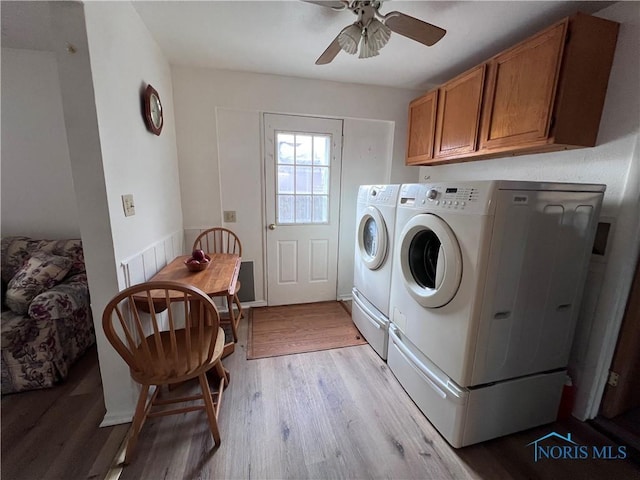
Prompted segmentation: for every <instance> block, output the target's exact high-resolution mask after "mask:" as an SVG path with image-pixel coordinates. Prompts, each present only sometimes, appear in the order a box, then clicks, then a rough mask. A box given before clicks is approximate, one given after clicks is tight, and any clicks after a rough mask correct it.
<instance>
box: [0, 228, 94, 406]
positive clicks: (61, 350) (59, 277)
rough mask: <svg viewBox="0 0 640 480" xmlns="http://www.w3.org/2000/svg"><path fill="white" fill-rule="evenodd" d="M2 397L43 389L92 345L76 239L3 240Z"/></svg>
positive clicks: (0, 246)
mask: <svg viewBox="0 0 640 480" xmlns="http://www.w3.org/2000/svg"><path fill="white" fill-rule="evenodd" d="M0 253H1V255H2V263H1V277H2V329H1V332H0V334H1V337H2V394H3V395H4V394H7V393H13V392H20V391H24V390H34V389H37V388H46V387H50V386H52V385H54V384H55V383H56V382H59V381H61V380H63V379H64V378H66V377H67V373H68V371H69V367H70V366H71V364H72V363H73V362H75V360H76V359H78V358H79V357H80V356H81V355H82V354H83V353H84V352H85V351H86V350H87V349H88V348H89V347H90V346H91V345H93V344H94V343H95V333H94V329H93V319H92V316H91V307H90V301H89V288H88V285H87V275H86V273H85V267H84V256H83V252H82V242H81V241H80V240H77V239H76V240H35V239H31V238H28V237H5V238H2V241H1V244H0Z"/></svg>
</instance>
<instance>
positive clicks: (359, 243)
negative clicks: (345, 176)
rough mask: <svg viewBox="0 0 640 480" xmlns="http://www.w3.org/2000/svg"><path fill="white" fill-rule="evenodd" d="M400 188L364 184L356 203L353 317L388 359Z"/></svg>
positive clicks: (370, 340)
mask: <svg viewBox="0 0 640 480" xmlns="http://www.w3.org/2000/svg"><path fill="white" fill-rule="evenodd" d="M399 191H400V185H361V186H360V188H359V189H358V203H357V207H356V247H355V261H354V272H353V285H354V286H353V291H352V293H353V303H352V308H351V311H352V319H353V322H354V323H355V324H356V326H357V327H358V329H359V330H360V333H362V335H363V336H364V338H366V339H367V341H368V342H369V345H371V347H372V348H373V349H374V350H375V351H376V352H377V353H378V355H380V356H381V357H382V358H383V359H385V360H386V358H387V345H388V338H389V337H388V328H389V294H390V290H391V265H392V261H393V242H394V237H395V230H394V227H395V221H396V204H397V200H398V192H399Z"/></svg>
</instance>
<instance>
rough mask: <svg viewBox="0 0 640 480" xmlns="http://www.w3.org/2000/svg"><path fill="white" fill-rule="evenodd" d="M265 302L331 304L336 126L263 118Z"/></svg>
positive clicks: (338, 144)
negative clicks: (328, 301) (265, 239)
mask: <svg viewBox="0 0 640 480" xmlns="http://www.w3.org/2000/svg"><path fill="white" fill-rule="evenodd" d="M264 142H265V149H264V151H265V194H266V199H265V209H266V225H265V228H266V238H267V241H266V243H267V302H268V304H269V305H287V304H294V303H309V302H320V301H327V300H335V299H336V283H337V275H338V227H339V215H340V168H341V160H342V157H341V153H342V120H335V119H327V118H314V117H298V116H293V115H276V114H264Z"/></svg>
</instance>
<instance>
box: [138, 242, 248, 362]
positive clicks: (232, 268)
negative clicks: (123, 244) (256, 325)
mask: <svg viewBox="0 0 640 480" xmlns="http://www.w3.org/2000/svg"><path fill="white" fill-rule="evenodd" d="M208 255H209V257H211V261H210V262H209V265H207V268H205V269H204V270H201V271H196V272H193V271H190V270H189V269H187V266H186V265H185V263H184V262H185V260H187V259H188V258H190V255H181V256H179V257H176V258H175V259H174V260H173V261H172V262H171V263H169V264H168V265H167V266H165V267H164V268H163V269H162V270H160V271H159V272H158V273H156V274H155V275H154V276H153V277H151V278H150V279H149V281H152V282H155V281H162V282H178V283H182V284H185V285H190V286H193V287H196V288H199V289H200V290H202V291H203V292H204V293H206V294H207V295H209V296H210V297H226V299H227V307H228V309H229V322H230V323H231V329H232V330H233V336H232V338H231V341H229V342H227V341H226V340H225V346H224V352H223V354H222V356H223V357H226V356H227V355H230V354H231V353H233V351H234V350H235V343H234V341H233V339H234V338H238V331H237V329H238V322H239V321H240V312H238V315H237V316H236V315H234V313H233V296H234V294H235V293H236V283H237V281H238V273H239V272H240V263H241V258H240V256H238V255H235V254H230V253H209V254H208ZM159 294H160V295H159V297H158V302H164V301H165V300H164V298H163V297H162V294H161V292H159ZM154 301H155V300H154Z"/></svg>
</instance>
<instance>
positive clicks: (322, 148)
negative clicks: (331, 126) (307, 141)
mask: <svg viewBox="0 0 640 480" xmlns="http://www.w3.org/2000/svg"><path fill="white" fill-rule="evenodd" d="M330 140H331V137H330V136H329V135H316V136H314V137H313V164H314V165H326V166H329V154H330V152H331V144H330V143H329V141H330Z"/></svg>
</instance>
